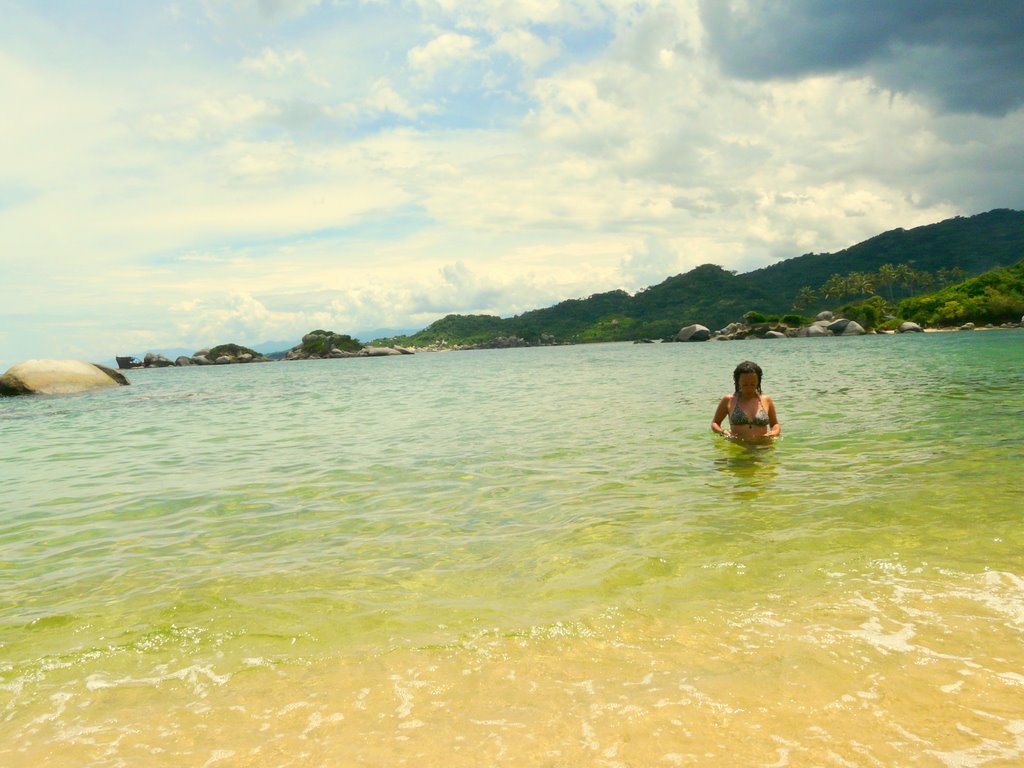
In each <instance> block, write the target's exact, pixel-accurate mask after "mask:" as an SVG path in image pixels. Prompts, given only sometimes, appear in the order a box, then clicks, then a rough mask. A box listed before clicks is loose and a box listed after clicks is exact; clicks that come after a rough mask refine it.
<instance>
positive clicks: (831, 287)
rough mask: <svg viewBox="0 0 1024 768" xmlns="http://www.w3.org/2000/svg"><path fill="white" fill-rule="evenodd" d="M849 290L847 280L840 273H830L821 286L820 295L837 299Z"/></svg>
mask: <svg viewBox="0 0 1024 768" xmlns="http://www.w3.org/2000/svg"><path fill="white" fill-rule="evenodd" d="M849 292H850V284H849V281H848V280H847V279H846V278H845V277H843V276H842V275H832V277H830V278H829V279H828V280H826V281H825V284H824V285H823V286H821V295H822V296H824V297H825V298H826V299H839V298H842V297H843V296H846V295H847V294H849Z"/></svg>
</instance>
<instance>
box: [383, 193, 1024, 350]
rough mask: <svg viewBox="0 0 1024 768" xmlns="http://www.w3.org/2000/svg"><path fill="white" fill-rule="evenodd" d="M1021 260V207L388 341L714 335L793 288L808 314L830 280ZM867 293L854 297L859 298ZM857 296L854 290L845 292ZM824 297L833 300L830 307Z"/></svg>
mask: <svg viewBox="0 0 1024 768" xmlns="http://www.w3.org/2000/svg"><path fill="white" fill-rule="evenodd" d="M1021 258H1024V211H1013V210H1007V209H998V210H993V211H989V212H988V213H982V214H978V215H976V216H970V217H966V218H965V217H959V216H958V217H956V218H953V219H948V220H946V221H942V222H939V223H937V224H930V225H927V226H923V227H916V228H914V229H909V230H904V229H895V230H892V231H889V232H884V233H882V234H880V235H877V236H875V237H872V238H871V239H869V240H865V241H864V242H862V243H858V244H856V245H853V246H851V247H849V248H846V249H843V250H841V251H837V252H836V253H808V254H805V255H803V256H797V257H794V258H791V259H786V260H785V261H781V262H778V263H777V264H773V265H771V266H769V267H764V268H762V269H757V270H754V271H753V272H747V273H744V274H734V273H733V272H730V271H728V270H725V269H723V268H721V267H719V266H716V265H714V264H704V265H702V266H699V267H697V268H695V269H693V270H691V271H689V272H686V273H684V274H680V275H675V276H674V277H669V278H667V279H666V280H664V281H663V282H661V283H659V284H658V285H654V286H651V287H650V288H647V289H645V290H643V291H639V292H637V293H636V294H635V295H634V296H630V295H629V294H628V293H626V292H625V291H621V290H616V291H609V292H607V293H597V294H594V295H592V296H589V297H587V298H585V299H569V300H566V301H562V302H560V303H558V304H556V305H554V306H551V307H546V308H544V309H537V310H533V311H531V312H524V313H523V314H521V315H517V316H515V317H510V318H499V317H496V316H493V315H448V316H447V317H445V318H443V319H441V320H438V321H437V322H435V323H433V324H431V325H430V326H428V327H427V328H425V329H423V330H422V331H420V332H419V333H416V334H414V335H412V336H404V337H396V338H395V339H392V340H390V341H394V342H398V343H404V344H409V345H412V346H421V345H426V344H432V343H436V342H438V341H441V340H445V341H447V342H449V343H463V344H465V343H481V342H486V341H488V340H490V339H494V338H495V337H500V336H516V337H520V338H523V339H526V340H527V341H540V340H542V339H543V340H544V341H557V342H570V343H571V342H587V341H622V340H629V339H640V338H659V337H666V336H670V335H672V334H674V333H676V331H678V330H679V328H680V327H682V326H684V325H687V324H690V323H701V324H702V325H706V326H708V327H709V328H712V329H715V328H719V327H722V326H725V325H727V324H728V323H730V322H733V321H736V320H740V319H741V318H742V316H743V314H744V313H746V312H747V311H750V310H757V311H760V312H765V313H772V314H782V313H786V312H791V311H793V309H794V305H796V304H797V303H798V297H799V296H800V295H801V290H802V289H803V291H804V292H805V294H806V293H813V294H814V296H815V299H814V301H816V305H814V306H810V307H807V309H809V310H810V311H812V312H814V311H817V310H818V309H820V308H824V307H825V306H827V305H829V304H830V303H831V304H834V305H836V306H838V305H839V302H838V301H836V300H834V299H836V298H837V297H836V296H835V295H832V296H829V295H827V294H828V293H829V292H828V290H825V291H822V288H823V286H826V284H827V283H828V282H829V281H830V279H832V280H833V282H835V280H834V278H835V276H837V275H838V276H840V277H842V276H848V275H853V274H860V275H861V276H864V275H870V274H873V273H877V272H879V270H882V274H885V268H887V267H892V266H899V267H900V268H901V269H902V270H903V272H904V274H908V275H913V274H917V275H919V276H923V277H926V278H929V279H931V276H933V275H934V274H942V273H944V272H949V273H951V274H957V275H959V276H961V277H969V276H974V275H979V274H981V273H983V272H986V271H988V270H991V269H993V268H996V267H1005V266H1009V265H1013V264H1015V263H1017V262H1018V261H1020V260H1021ZM911 285H912V283H911V282H909V281H908V282H906V283H905V284H903V285H902V287H901V286H900V285H897V284H895V283H890V284H889V286H888V289H889V290H888V292H889V294H890V295H889V298H890V299H893V300H895V299H899V298H905V297H906V296H907V295H908V293H912V292H913V290H914V289H913V288H912V287H908V286H911ZM871 292H872V291H863V292H862V293H863V294H865V295H866V294H867V293H871ZM847 294H848V295H857V291H852V292H851V291H847ZM830 299H832V300H831V301H830Z"/></svg>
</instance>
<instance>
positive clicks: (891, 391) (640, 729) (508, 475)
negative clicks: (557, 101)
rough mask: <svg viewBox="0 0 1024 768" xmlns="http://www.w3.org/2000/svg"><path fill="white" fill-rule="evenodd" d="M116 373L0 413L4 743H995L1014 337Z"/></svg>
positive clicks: (556, 751) (848, 757)
mask: <svg viewBox="0 0 1024 768" xmlns="http://www.w3.org/2000/svg"><path fill="white" fill-rule="evenodd" d="M747 358H750V359H753V360H755V361H758V362H759V363H761V364H762V366H763V367H764V369H765V383H764V386H765V391H766V392H768V393H769V394H771V395H773V396H774V397H775V399H776V403H777V406H778V410H779V415H780V419H781V420H782V422H783V426H784V429H785V437H784V439H783V440H782V441H780V442H779V443H778V444H777V445H775V446H774V447H771V448H768V449H760V450H751V449H746V448H743V447H739V446H735V445H731V444H728V443H726V442H725V441H722V440H720V439H716V438H714V437H713V436H712V435H711V434H710V432H709V430H708V423H709V421H710V417H711V414H712V412H713V411H714V408H715V405H716V404H717V401H718V398H719V397H720V396H721V395H722V394H724V393H725V392H726V391H727V390H728V389H730V388H731V372H732V368H733V367H734V366H735V365H736V363H738V362H739V361H741V360H743V359H747ZM130 378H131V380H132V386H130V387H124V388H119V389H117V390H116V391H111V392H105V393H102V394H94V395H86V396H78V397H64V398H18V399H8V400H2V401H0V436H2V440H0V477H2V485H0V489H2V490H0V494H2V501H3V504H2V509H3V514H2V517H0V765H4V766H12V767H16V766H33V768H35V767H37V766H42V765H45V766H83V765H92V766H136V765H145V766H182V765H186V766H211V765H216V766H223V767H227V766H320V765H355V766H358V765H365V766H381V765H414V766H417V767H418V768H425V767H429V766H446V767H447V766H483V765H509V766H527V765H530V766H680V765H700V766H707V765H711V766H738V765H743V766H786V765H793V766H812V765H814V766H818V765H822V766H833V765H834V766H896V765H900V766H903V765H906V766H911V765H912V766H931V765H934V766H982V765H984V766H1011V765H1015V766H1016V765H1021V764H1022V763H1024V642H1022V641H1024V634H1022V631H1024V548H1022V540H1021V539H1022V537H1021V530H1022V516H1024V515H1022V510H1024V502H1022V501H1021V499H1022V498H1024V480H1022V478H1024V331H989V332H984V333H982V332H977V333H973V334H969V333H960V334H928V335H916V336H910V335H908V336H886V337H861V338H852V339H808V340H795V341H788V342H786V341H783V342H752V341H751V342H733V343H711V344H694V345H687V344H672V345H668V344H666V345H632V344H611V345H594V346H577V347H561V348H544V349H529V350H503V351H493V352H466V353H451V354H419V355H416V356H413V357H401V358H387V359H357V360H336V361H320V362H294V363H275V364H268V365H255V366H229V367H215V368H193V369H171V370H150V371H135V372H131V374H130Z"/></svg>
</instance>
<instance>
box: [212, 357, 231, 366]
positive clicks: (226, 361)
mask: <svg viewBox="0 0 1024 768" xmlns="http://www.w3.org/2000/svg"><path fill="white" fill-rule="evenodd" d="M213 362H214V363H215V364H216V365H231V364H232V363H233V362H235V360H234V358H231V357H228V356H227V355H221V356H220V357H218V358H217V359H216V360H214V361H213Z"/></svg>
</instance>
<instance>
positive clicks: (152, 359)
mask: <svg viewBox="0 0 1024 768" xmlns="http://www.w3.org/2000/svg"><path fill="white" fill-rule="evenodd" d="M142 364H143V365H144V366H145V367H146V368H170V367H171V366H173V365H174V361H173V360H170V359H168V358H166V357H164V356H163V355H158V354H156V353H154V352H147V353H146V356H145V357H144V358H142Z"/></svg>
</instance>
